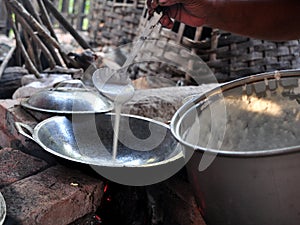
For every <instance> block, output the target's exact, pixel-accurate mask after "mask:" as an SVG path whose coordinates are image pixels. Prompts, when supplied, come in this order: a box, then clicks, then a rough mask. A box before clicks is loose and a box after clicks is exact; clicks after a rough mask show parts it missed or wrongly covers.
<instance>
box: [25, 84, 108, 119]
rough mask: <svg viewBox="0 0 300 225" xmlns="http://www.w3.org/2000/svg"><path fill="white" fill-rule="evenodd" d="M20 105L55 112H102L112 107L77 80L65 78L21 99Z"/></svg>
mask: <svg viewBox="0 0 300 225" xmlns="http://www.w3.org/2000/svg"><path fill="white" fill-rule="evenodd" d="M21 106H23V107H24V108H26V109H30V110H35V111H39V112H44V113H55V114H73V113H103V112H109V111H111V110H112V109H113V103H112V102H111V101H109V100H108V99H107V98H105V97H104V96H102V95H100V94H99V93H98V92H97V91H94V90H91V89H88V88H87V87H85V86H84V84H83V83H82V82H81V81H79V80H66V81H63V82H61V83H59V84H58V85H57V86H56V87H54V88H51V89H46V90H42V91H39V92H37V93H35V94H33V95H32V96H31V97H30V98H27V99H24V100H23V101H21Z"/></svg>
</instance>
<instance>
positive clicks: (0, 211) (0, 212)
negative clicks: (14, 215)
mask: <svg viewBox="0 0 300 225" xmlns="http://www.w3.org/2000/svg"><path fill="white" fill-rule="evenodd" d="M5 217H6V204H5V200H4V197H3V195H2V194H1V192H0V225H2V224H3V223H4V220H5Z"/></svg>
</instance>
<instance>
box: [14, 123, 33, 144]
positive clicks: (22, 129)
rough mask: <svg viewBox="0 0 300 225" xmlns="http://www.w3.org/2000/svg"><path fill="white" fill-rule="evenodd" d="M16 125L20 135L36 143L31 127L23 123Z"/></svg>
mask: <svg viewBox="0 0 300 225" xmlns="http://www.w3.org/2000/svg"><path fill="white" fill-rule="evenodd" d="M15 125H16V128H17V131H18V132H19V133H20V134H22V135H23V136H25V137H27V138H29V139H31V140H33V141H34V138H33V129H32V128H31V127H30V126H28V125H27V124H24V123H21V122H15ZM25 130H26V131H25ZM28 133H29V134H28Z"/></svg>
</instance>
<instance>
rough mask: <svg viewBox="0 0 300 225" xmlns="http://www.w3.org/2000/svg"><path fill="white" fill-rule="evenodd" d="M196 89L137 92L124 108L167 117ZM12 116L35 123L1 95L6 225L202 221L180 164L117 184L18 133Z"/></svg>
mask: <svg viewBox="0 0 300 225" xmlns="http://www.w3.org/2000/svg"><path fill="white" fill-rule="evenodd" d="M199 91H203V87H189V88H186V87H182V88H181V89H176V96H174V93H175V92H174V89H173V88H166V89H164V90H162V91H160V90H156V91H153V90H145V91H140V93H139V94H138V95H137V96H139V98H140V100H139V101H137V99H134V102H135V103H134V106H133V105H130V102H129V103H128V105H127V106H125V107H124V112H127V113H128V112H130V113H133V114H138V115H141V116H146V117H152V118H153V117H156V118H161V120H164V121H166V120H169V119H170V118H171V117H172V115H173V114H174V112H175V110H176V109H177V108H178V107H179V106H180V105H181V101H180V100H178V99H180V98H181V99H183V98H185V97H186V96H189V95H192V94H195V93H199ZM158 96H160V97H158ZM145 99H147V101H145ZM137 102H138V104H137ZM149 102H150V103H149ZM166 109H167V110H166ZM39 119H41V118H39ZM16 121H20V122H23V123H25V124H29V125H32V126H34V125H36V124H37V123H38V122H39V120H38V119H37V118H34V117H33V116H32V115H30V114H29V113H28V112H26V111H25V110H23V109H22V108H21V107H20V100H0V146H1V148H0V159H1V171H0V190H1V193H2V194H3V196H4V198H5V200H6V204H7V218H6V221H5V225H8V224H25V225H26V224H28V225H35V224H42V225H47V224H49V225H53V224H59V225H65V224H72V225H83V224H110V225H112V224H115V223H117V222H116V220H115V219H112V218H109V216H110V215H114V216H113V217H114V218H119V219H120V220H122V224H130V225H131V224H136V225H138V224H140V225H148V224H149V225H152V224H153V225H154V224H164V225H171V224H172V225H176V224H178V225H205V223H204V221H203V219H202V217H201V215H200V212H199V210H198V208H197V206H196V203H195V199H194V197H193V194H192V190H191V189H190V186H189V183H188V181H187V178H186V174H185V170H184V168H183V169H182V170H181V171H180V172H178V173H177V174H176V175H174V176H173V177H171V178H169V179H168V180H166V181H164V182H161V183H158V184H155V185H151V186H146V187H130V186H124V185H119V184H116V183H113V182H110V181H107V180H106V179H104V178H102V177H100V176H99V175H96V174H94V173H92V170H91V169H88V168H87V167H85V166H82V165H79V164H76V163H72V162H69V161H65V160H61V159H57V158H56V157H54V156H52V155H50V154H49V153H47V152H45V151H44V150H42V149H41V148H40V147H39V146H38V145H37V144H35V143H34V142H32V141H31V140H28V139H26V138H25V137H23V136H21V135H19V134H18V132H17V131H16V129H15V127H14V122H16ZM100 220H102V222H100ZM133 220H134V221H133ZM107 221H108V222H107Z"/></svg>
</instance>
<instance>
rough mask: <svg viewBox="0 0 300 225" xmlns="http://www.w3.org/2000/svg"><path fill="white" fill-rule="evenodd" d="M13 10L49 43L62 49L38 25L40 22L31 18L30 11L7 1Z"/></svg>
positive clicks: (12, 1) (16, 3)
mask: <svg viewBox="0 0 300 225" xmlns="http://www.w3.org/2000/svg"><path fill="white" fill-rule="evenodd" d="M6 3H9V5H10V6H11V8H12V9H14V10H15V11H16V12H17V14H19V15H20V16H22V17H23V18H24V19H25V20H26V21H27V22H28V24H30V25H31V26H32V27H33V28H34V29H35V30H36V31H37V32H38V33H39V34H40V35H41V36H43V37H44V38H45V39H46V40H47V41H48V42H49V43H51V44H52V45H53V46H54V47H55V48H60V46H59V43H58V42H57V41H56V40H55V39H54V38H53V37H52V36H50V35H49V34H48V32H47V31H45V29H44V28H43V27H42V26H41V25H40V24H39V23H38V21H37V20H36V19H35V18H34V17H33V16H31V15H30V14H29V13H28V11H27V10H26V9H25V8H24V7H23V6H22V4H20V3H19V2H17V1H16V0H7V1H6Z"/></svg>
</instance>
